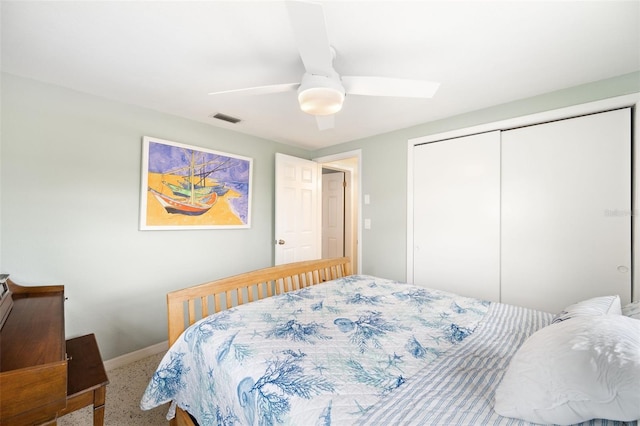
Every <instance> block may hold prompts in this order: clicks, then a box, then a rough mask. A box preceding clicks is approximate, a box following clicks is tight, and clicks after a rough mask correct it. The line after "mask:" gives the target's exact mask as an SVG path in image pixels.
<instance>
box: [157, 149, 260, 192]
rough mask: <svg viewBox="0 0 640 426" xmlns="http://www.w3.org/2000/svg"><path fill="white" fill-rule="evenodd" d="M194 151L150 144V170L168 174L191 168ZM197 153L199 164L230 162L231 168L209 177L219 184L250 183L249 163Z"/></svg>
mask: <svg viewBox="0 0 640 426" xmlns="http://www.w3.org/2000/svg"><path fill="white" fill-rule="evenodd" d="M192 151H194V150H192V149H188V148H183V147H178V146H173V145H166V144H162V143H159V142H149V165H148V167H149V169H148V170H149V171H150V172H153V173H168V172H171V171H173V170H176V169H180V168H182V167H185V168H186V167H188V166H189V162H190V160H191V153H192ZM195 152H196V155H197V156H196V159H197V161H196V162H197V163H198V164H200V163H203V162H205V163H206V162H209V161H214V160H219V162H220V163H222V162H224V161H227V160H230V161H229V163H228V166H230V167H227V166H225V167H224V168H223V169H221V170H218V171H216V172H215V173H213V174H212V175H209V176H208V177H209V178H213V179H216V180H218V182H227V183H232V182H235V183H249V165H250V162H249V161H247V160H242V159H238V158H234V157H229V156H225V155H220V154H213V153H210V152H207V151H200V150H198V149H196V150H195ZM203 157H204V158H203ZM207 170H209V169H207ZM175 174H179V175H186V174H188V170H187V169H185V170H184V171H180V172H177V173H175Z"/></svg>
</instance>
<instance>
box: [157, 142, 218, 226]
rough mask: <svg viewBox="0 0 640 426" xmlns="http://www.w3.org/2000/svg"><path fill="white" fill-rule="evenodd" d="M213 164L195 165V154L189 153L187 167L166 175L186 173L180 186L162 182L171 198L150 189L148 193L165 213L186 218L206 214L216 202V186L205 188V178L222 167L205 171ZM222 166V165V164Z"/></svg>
mask: <svg viewBox="0 0 640 426" xmlns="http://www.w3.org/2000/svg"><path fill="white" fill-rule="evenodd" d="M214 163H215V162H213V161H212V162H208V163H202V164H196V155H195V152H193V151H192V152H191V161H190V163H189V166H186V167H181V168H179V169H175V170H172V171H170V172H168V173H167V174H171V175H176V174H179V173H182V172H185V171H188V175H187V176H183V177H182V178H181V179H182V183H181V184H180V185H175V184H171V183H169V182H166V181H163V184H165V185H166V186H167V187H168V188H169V189H170V190H171V192H172V193H173V196H169V195H166V194H163V193H161V192H159V191H157V190H155V189H153V188H151V187H149V192H151V194H152V195H153V196H154V197H155V198H156V200H158V202H159V203H160V204H161V205H162V207H164V209H165V210H166V211H167V213H171V214H182V215H187V216H200V215H202V214H205V213H206V212H208V211H209V210H210V209H211V207H213V205H214V204H215V203H216V201H217V200H218V193H217V192H216V186H220V185H215V186H206V179H207V176H209V175H210V174H212V173H213V172H215V171H216V170H220V168H221V167H222V166H221V165H220V164H217V165H216V167H213V168H212V169H211V170H208V171H207V170H206V168H207V166H211V165H212V164H214ZM223 164H224V163H223Z"/></svg>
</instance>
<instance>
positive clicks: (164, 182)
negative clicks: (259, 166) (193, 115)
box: [140, 136, 253, 231]
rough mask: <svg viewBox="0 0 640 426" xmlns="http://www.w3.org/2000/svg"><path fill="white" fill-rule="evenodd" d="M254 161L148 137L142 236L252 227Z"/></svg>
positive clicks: (144, 154)
mask: <svg viewBox="0 0 640 426" xmlns="http://www.w3.org/2000/svg"><path fill="white" fill-rule="evenodd" d="M252 175H253V159H252V158H249V157H243V156H240V155H235V154H229V153H225V152H220V151H214V150H211V149H207V148H201V147H196V146H191V145H186V144H183V143H178V142H172V141H167V140H164V139H158V138H153V137H150V136H145V137H143V140H142V179H141V191H140V194H141V197H140V198H141V200H140V230H143V231H145V230H185V229H241V228H250V227H251V199H252V196H251V195H252V194H251V192H252Z"/></svg>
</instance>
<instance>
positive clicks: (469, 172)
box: [413, 132, 500, 301]
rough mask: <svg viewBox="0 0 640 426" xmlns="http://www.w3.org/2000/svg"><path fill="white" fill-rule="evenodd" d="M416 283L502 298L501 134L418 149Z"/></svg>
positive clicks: (415, 177) (474, 137) (495, 298)
mask: <svg viewBox="0 0 640 426" xmlns="http://www.w3.org/2000/svg"><path fill="white" fill-rule="evenodd" d="M413 158H414V184H413V185H414V190H413V192H414V193H413V200H414V213H413V222H414V223H413V230H414V250H413V255H414V259H413V268H414V270H413V282H414V283H415V284H417V285H423V286H427V287H432V288H437V289H442V290H447V291H452V292H455V293H458V294H462V295H465V296H472V297H477V298H481V299H486V300H492V301H498V300H499V299H498V298H499V273H500V247H499V244H500V133H499V132H491V133H484V134H479V135H473V136H467V137H461V138H457V139H450V140H446V141H442V142H434V143H428V144H424V145H418V146H416V147H415V148H414V152H413Z"/></svg>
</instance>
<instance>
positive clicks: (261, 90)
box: [209, 83, 300, 95]
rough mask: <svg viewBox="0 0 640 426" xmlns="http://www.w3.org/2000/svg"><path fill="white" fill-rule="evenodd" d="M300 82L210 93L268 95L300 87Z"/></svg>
mask: <svg viewBox="0 0 640 426" xmlns="http://www.w3.org/2000/svg"><path fill="white" fill-rule="evenodd" d="M298 86H300V83H283V84H270V85H268V86H256V87H246V88H244V89H233V90H223V91H221V92H210V93H209V94H210V95H226V94H230V93H233V94H238V95H268V94H270V93H280V92H289V91H294V90H297V89H298Z"/></svg>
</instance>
